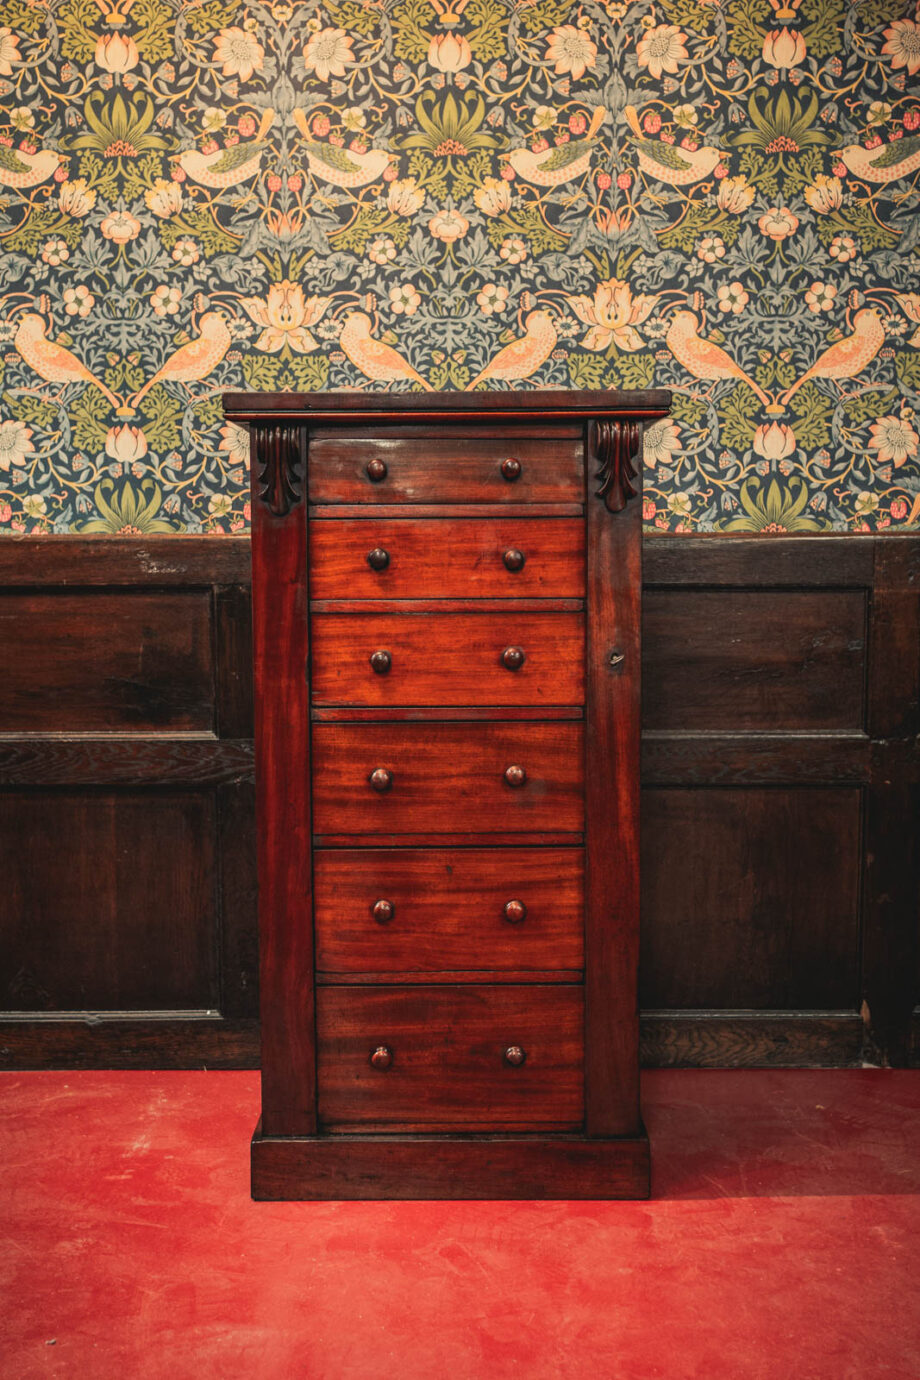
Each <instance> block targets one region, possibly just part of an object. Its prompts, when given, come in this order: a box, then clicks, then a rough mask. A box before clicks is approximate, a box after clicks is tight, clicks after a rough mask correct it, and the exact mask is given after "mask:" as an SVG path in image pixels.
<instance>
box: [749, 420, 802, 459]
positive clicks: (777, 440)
mask: <svg viewBox="0 0 920 1380" xmlns="http://www.w3.org/2000/svg"><path fill="white" fill-rule="evenodd" d="M794 451H795V432H794V431H793V430H792V427H791V426H784V425H783V423H782V422H770V423H768V424H764V425H763V426H759V427H758V428H757V430H756V431H755V432H754V454H755V455H760V456H762V457H763V459H764V460H786V459H787V458H788V457H789V456H790V455H792V454H793V452H794Z"/></svg>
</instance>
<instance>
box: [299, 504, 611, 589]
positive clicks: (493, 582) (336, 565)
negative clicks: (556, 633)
mask: <svg viewBox="0 0 920 1380" xmlns="http://www.w3.org/2000/svg"><path fill="white" fill-rule="evenodd" d="M372 551H381V552H385V553H386V565H385V567H384V568H382V569H379V570H377V569H373V568H372V567H371V565H370V563H369V561H368V556H369V553H370V552H372ZM509 552H518V553H520V555H522V556H523V564H519V563H518V562H517V561H515V563H514V564H515V568H514V569H509V568H508V567H507V566H506V564H505V558H506V556H507V555H508V553H509ZM508 559H509V561H510V560H511V559H512V558H511V557H508ZM584 588H585V573H584V524H583V523H582V521H581V519H580V518H418V519H414V518H395V519H393V518H390V519H388V518H385V517H382V518H380V519H379V520H373V521H371V520H367V519H347V518H343V519H342V520H341V521H340V522H318V523H316V524H315V526H314V527H313V530H312V533H311V539H310V597H311V598H313V599H439V598H445V599H485V598H490V597H498V598H502V599H516V598H522V599H523V598H530V597H537V598H557V597H558V598H576V599H577V598H580V597H581V596H582V595H583V594H584Z"/></svg>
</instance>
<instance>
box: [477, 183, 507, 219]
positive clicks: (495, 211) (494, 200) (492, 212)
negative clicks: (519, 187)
mask: <svg viewBox="0 0 920 1380" xmlns="http://www.w3.org/2000/svg"><path fill="white" fill-rule="evenodd" d="M473 200H474V201H475V203H476V205H477V206H478V207H479V209H480V211H483V212H484V213H485V214H486V215H487V216H500V215H503V214H504V212H505V211H510V210H511V188H510V186H509V185H508V183H507V182H505V181H504V180H503V179H502V178H499V177H487V178H486V180H485V181H484V182H483V184H482V186H481V187H477V188H476V190H475V192H474V193H473Z"/></svg>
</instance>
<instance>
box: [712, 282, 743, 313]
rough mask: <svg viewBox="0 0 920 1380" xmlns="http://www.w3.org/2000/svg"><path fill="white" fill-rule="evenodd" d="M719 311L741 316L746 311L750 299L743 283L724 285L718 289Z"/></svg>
mask: <svg viewBox="0 0 920 1380" xmlns="http://www.w3.org/2000/svg"><path fill="white" fill-rule="evenodd" d="M718 298H719V311H724V312H731V314H732V315H733V316H739V315H740V314H741V312H743V311H744V309H745V307H746V306H747V304H748V302H749V301H750V297H749V295H748V293H747V292H745V290H744V287H743V285H742V284H741V283H723V284H722V286H721V287H720V288H719V289H718Z"/></svg>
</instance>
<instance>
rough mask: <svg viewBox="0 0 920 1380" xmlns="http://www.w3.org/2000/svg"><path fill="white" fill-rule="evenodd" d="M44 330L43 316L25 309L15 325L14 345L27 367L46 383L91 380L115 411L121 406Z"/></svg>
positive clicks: (111, 394)
mask: <svg viewBox="0 0 920 1380" xmlns="http://www.w3.org/2000/svg"><path fill="white" fill-rule="evenodd" d="M47 330H48V323H47V322H46V321H45V319H44V317H41V316H39V315H38V313H37V312H34V311H30V312H26V314H25V316H24V317H23V318H22V320H21V321H20V323H19V326H18V327H17V330H16V335H15V337H14V339H13V344H14V345H15V347H16V349H17V350H18V351H19V353H20V354H21V355H22V357H23V359H24V360H25V362H26V364H28V366H29V368H30V369H32V370H33V371H34V372H35V373H36V374H38V376H39V378H42V379H44V380H45V382H46V383H60V384H66V383H91V384H93V385H94V387H96V388H98V389H99V392H100V393H104V394H105V396H106V397H107V398H108V400H109V402H110V403H111V404H112V406H113V407H114V408H115V409H116V410H118V409H120V408H121V406H122V404H121V399H120V398H116V396H115V394H114V393H113V392H112V390H111V388H107V387H106V386H105V384H104V383H103V382H102V379H99V378H97V377H96V375H95V374H94V373H93V372H92V370H91V369H87V367H86V365H85V364H84V363H83V362H82V360H79V359H77V357H76V355H74V354H71V352H70V351H69V350H65V349H64V346H63V345H57V344H56V343H55V342H54V341H53V340H49V339H48V336H47V334H46V332H47Z"/></svg>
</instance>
